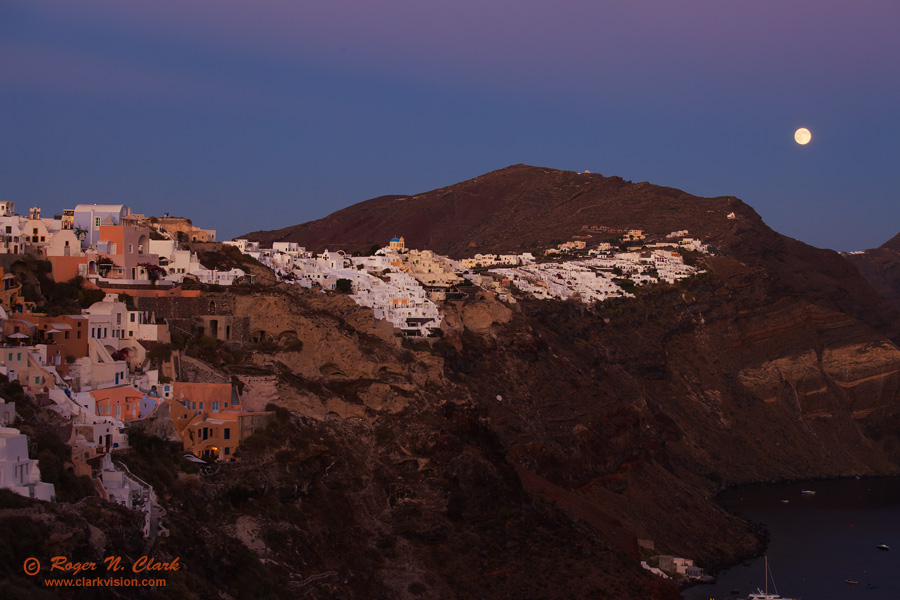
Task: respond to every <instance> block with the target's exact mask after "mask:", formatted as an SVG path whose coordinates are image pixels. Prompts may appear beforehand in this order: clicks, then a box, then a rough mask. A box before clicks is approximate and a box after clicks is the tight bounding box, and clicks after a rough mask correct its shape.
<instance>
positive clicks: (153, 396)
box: [0, 202, 733, 537]
mask: <svg viewBox="0 0 900 600" xmlns="http://www.w3.org/2000/svg"><path fill="white" fill-rule="evenodd" d="M728 216H729V218H733V215H728ZM594 236H596V238H595V237H594ZM572 237H573V239H572V240H571V241H568V242H563V243H559V244H556V245H555V246H553V247H550V248H546V249H544V250H543V251H542V252H540V253H538V255H537V256H535V254H533V253H531V252H525V253H521V254H476V255H475V256H473V257H471V258H464V259H462V260H454V259H451V258H449V257H447V256H441V255H439V254H436V253H435V252H432V251H431V250H426V249H422V250H418V249H409V248H407V247H406V245H405V242H404V238H403V237H395V238H394V239H391V240H390V241H389V242H388V243H387V244H386V245H385V246H384V247H383V248H380V249H377V250H375V249H373V250H374V251H373V252H371V253H370V255H366V256H364V255H360V253H353V255H349V254H347V253H345V252H335V251H329V250H325V251H324V252H321V253H318V254H317V253H314V252H309V251H307V250H306V249H305V248H303V247H301V246H299V245H298V244H296V243H293V242H275V243H274V244H273V245H272V247H271V248H260V245H259V243H257V242H253V241H250V240H246V239H237V240H233V241H225V242H218V241H217V240H216V232H215V231H212V230H206V229H201V228H198V227H195V226H194V225H193V223H192V222H191V221H190V220H189V219H185V218H180V217H170V216H169V215H168V214H166V215H164V216H162V217H145V216H144V215H140V214H134V213H132V212H131V210H130V209H129V207H127V206H125V205H97V204H80V205H78V206H76V207H75V208H74V209H71V210H66V211H64V212H63V214H62V215H60V216H56V217H54V218H43V217H42V216H41V210H40V208H31V209H29V211H28V216H27V217H26V216H19V215H16V213H15V207H14V205H13V203H12V202H0V278H2V280H3V285H2V287H0V332H2V342H0V385H4V386H6V387H5V389H6V390H7V391H10V390H14V391H16V392H18V393H21V394H25V395H27V396H28V397H30V398H32V399H34V400H35V401H36V402H37V403H38V404H39V405H40V406H41V407H42V408H43V409H44V410H47V411H53V412H55V413H57V414H58V415H59V416H60V418H61V419H63V422H65V423H66V435H67V437H68V440H67V445H68V446H69V447H70V448H71V466H72V468H73V469H74V474H75V475H76V476H83V477H88V478H90V481H91V482H92V485H93V487H94V489H95V491H96V493H97V494H98V495H100V496H101V497H103V498H106V499H108V500H110V501H113V502H117V503H120V504H122V505H124V506H126V507H128V508H130V509H134V510H140V511H143V512H144V514H145V525H144V535H145V536H148V537H156V536H158V535H165V533H166V529H165V525H164V519H163V515H162V511H161V508H160V506H159V503H158V502H157V499H156V497H155V494H154V491H153V489H152V487H151V486H149V485H148V484H146V483H144V482H143V481H141V480H140V479H138V478H137V477H135V476H133V475H132V474H130V473H129V472H128V470H127V468H126V467H124V465H122V464H121V463H119V462H118V461H116V460H115V453H116V452H117V451H119V450H123V449H125V448H127V447H128V435H127V434H126V427H127V426H128V425H129V424H131V423H132V422H135V421H140V420H143V419H147V418H151V417H153V416H154V415H155V414H157V413H158V411H162V410H165V411H167V413H168V416H169V418H170V420H171V423H172V427H173V429H174V433H175V435H176V436H177V438H178V439H179V441H180V442H181V444H183V447H184V450H185V452H186V456H188V457H189V459H190V460H194V461H196V462H197V463H198V464H203V465H209V464H213V463H216V462H234V461H236V460H239V458H238V457H237V456H236V451H237V449H238V447H239V446H240V444H241V442H242V441H243V440H245V439H246V438H247V437H248V436H250V435H251V434H252V433H253V432H254V431H255V430H256V429H258V428H260V427H263V426H265V425H266V424H267V423H268V421H269V419H270V418H271V417H272V412H271V411H260V410H256V411H252V410H245V409H244V406H245V404H252V403H249V402H246V401H245V400H246V399H243V398H242V397H241V394H240V393H239V386H238V385H235V383H234V382H232V383H196V382H188V381H180V380H179V379H180V378H179V377H178V372H177V369H176V367H175V365H174V363H173V361H171V360H170V358H171V348H170V344H171V341H172V336H173V335H187V336H196V335H200V336H209V337H211V338H213V339H216V340H220V341H222V342H225V343H228V342H238V343H239V342H241V341H242V340H245V339H247V338H248V337H249V336H251V335H252V332H248V331H243V330H242V329H241V323H240V321H239V320H238V319H235V318H233V316H229V315H226V314H224V313H220V312H218V311H217V310H216V307H215V302H212V301H209V300H206V299H205V298H204V291H208V290H222V289H225V288H224V287H220V286H232V285H235V284H244V285H248V284H249V285H252V284H253V275H251V274H250V273H248V272H245V271H244V270H242V269H239V268H228V269H217V268H216V267H217V265H214V264H210V265H207V266H204V265H203V264H202V262H201V260H200V258H199V257H198V256H199V255H198V251H200V252H201V254H200V255H202V251H203V250H204V249H205V250H215V251H218V252H223V251H224V252H226V253H228V252H231V253H236V252H237V251H239V252H240V253H243V254H244V255H247V256H249V257H251V258H252V259H255V260H256V261H258V262H259V263H261V264H262V265H264V266H266V267H268V268H270V269H271V270H272V271H273V272H274V273H275V275H276V276H277V279H278V280H279V281H281V282H285V283H289V284H295V285H298V286H301V287H304V288H309V289H311V290H319V291H320V292H321V293H325V294H329V293H331V294H345V295H348V296H349V297H350V298H352V300H353V301H354V302H356V303H357V304H358V305H361V306H364V307H368V308H370V309H371V310H372V316H373V319H375V320H384V321H386V322H388V323H390V324H391V326H393V328H394V330H395V332H396V334H397V335H400V336H405V337H415V338H423V339H425V340H428V339H429V338H434V337H437V336H438V335H439V334H440V328H441V323H442V314H441V306H442V304H443V303H445V302H458V301H464V300H465V299H466V298H468V297H472V296H474V295H476V294H489V295H492V296H493V297H495V298H496V299H497V300H499V301H502V302H506V303H510V304H512V303H515V302H516V298H517V297H518V298H519V299H522V298H536V299H541V300H570V301H576V302H583V303H585V304H593V303H595V302H602V301H605V300H607V299H610V298H629V297H633V296H634V293H635V291H637V289H638V288H639V287H640V286H645V285H649V284H656V283H668V284H672V283H675V282H677V281H678V280H680V279H684V278H688V277H691V276H693V275H696V274H697V273H698V269H697V267H695V266H691V265H690V264H688V262H686V261H685V257H686V256H692V255H695V254H696V253H708V252H709V248H708V247H707V246H706V245H705V244H704V243H703V242H702V241H700V240H697V239H694V238H692V237H690V236H689V233H688V231H686V230H682V231H674V232H671V233H669V234H666V235H664V236H660V238H661V239H658V240H655V241H654V240H650V239H647V236H645V234H644V232H643V231H641V230H637V229H618V230H617V229H612V228H610V227H607V226H603V225H595V224H585V225H584V226H583V227H582V230H581V231H579V232H574V233H573V236H572ZM600 239H603V240H606V241H599V242H597V243H592V242H593V241H595V240H600ZM228 246H231V247H233V248H234V249H229V248H228ZM689 262H690V261H689ZM23 263H24V264H25V265H26V268H27V269H28V270H30V271H41V272H43V273H44V275H45V276H46V277H49V278H52V280H53V281H54V282H57V283H60V282H69V283H70V284H71V286H70V288H68V289H69V290H70V291H71V292H73V293H74V292H78V293H79V294H80V298H82V299H89V300H93V302H87V303H85V302H83V303H82V308H81V309H80V310H79V311H69V312H64V311H61V310H60V309H59V307H58V306H57V307H54V308H53V309H52V310H46V311H44V312H38V309H39V308H42V307H39V306H36V305H35V303H34V302H30V301H28V300H27V299H26V297H25V296H26V294H25V291H24V289H23V282H22V281H21V280H20V278H19V277H17V276H16V274H15V272H19V273H20V274H21V273H22V268H23V266H22V265H23ZM17 265H18V269H19V270H18V271H17ZM208 267H209V268H208ZM85 304H87V305H86V306H85ZM257 404H258V403H257ZM15 424H16V407H15V404H14V403H12V402H6V403H2V400H0V488H7V489H10V490H12V491H14V492H15V493H18V494H20V495H23V496H27V497H31V498H37V499H41V500H48V501H52V500H54V499H55V490H54V486H53V484H52V483H47V482H44V481H41V473H40V469H39V468H38V460H36V459H33V458H29V452H28V440H27V438H26V436H25V435H24V434H22V433H21V432H20V431H19V430H18V429H15V428H13V426H14V425H15ZM188 453H189V454H188Z"/></svg>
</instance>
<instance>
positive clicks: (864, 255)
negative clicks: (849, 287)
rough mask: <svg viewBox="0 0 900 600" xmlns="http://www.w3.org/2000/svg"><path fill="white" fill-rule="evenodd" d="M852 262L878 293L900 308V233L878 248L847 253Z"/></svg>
mask: <svg viewBox="0 0 900 600" xmlns="http://www.w3.org/2000/svg"><path fill="white" fill-rule="evenodd" d="M843 256H844V258H846V259H847V260H848V261H849V262H850V263H851V264H853V265H854V266H855V267H856V268H857V269H859V272H860V274H861V275H862V276H863V277H864V278H865V279H866V281H868V282H869V283H870V284H871V285H872V287H873V288H875V290H877V291H878V293H879V294H880V295H881V296H883V297H884V298H886V299H887V300H888V301H889V302H890V303H891V304H892V305H893V306H894V308H896V309H898V310H900V235H896V236H894V237H893V238H891V239H890V240H888V241H887V242H885V243H884V244H882V245H881V246H879V247H878V248H873V249H871V250H866V251H865V252H853V253H845V254H844V255H843Z"/></svg>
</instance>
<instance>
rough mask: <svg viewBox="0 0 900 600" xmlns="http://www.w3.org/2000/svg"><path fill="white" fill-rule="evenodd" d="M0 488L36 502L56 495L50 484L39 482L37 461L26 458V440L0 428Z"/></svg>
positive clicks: (11, 429) (11, 431)
mask: <svg viewBox="0 0 900 600" xmlns="http://www.w3.org/2000/svg"><path fill="white" fill-rule="evenodd" d="M0 488H5V489H8V490H12V491H13V492H15V493H17V494H19V495H20V496H25V497H26V498H37V499H38V500H47V501H50V500H53V497H54V496H55V495H56V489H55V488H54V487H53V484H52V483H45V482H43V481H41V471H40V469H38V461H37V460H35V459H30V458H28V438H27V437H26V436H25V435H23V434H22V433H21V432H20V431H19V430H18V429H13V428H11V427H0Z"/></svg>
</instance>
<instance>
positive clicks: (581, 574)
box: [0, 166, 900, 600]
mask: <svg viewBox="0 0 900 600" xmlns="http://www.w3.org/2000/svg"><path fill="white" fill-rule="evenodd" d="M582 188H583V189H582ZM578 190H581V191H582V192H583V193H580V194H579V193H577V192H578ZM731 212H734V218H729V216H728V215H729V214H730V213H731ZM453 213H456V215H455V216H453ZM391 215H393V217H392V216H391ZM413 224H416V225H417V227H413ZM583 225H588V226H591V225H605V226H607V227H614V228H617V229H618V228H629V227H634V228H640V229H644V230H645V231H647V232H649V233H650V234H651V235H653V234H660V233H662V234H664V233H668V232H670V231H673V230H680V229H689V230H690V232H691V235H694V236H696V237H699V238H702V239H703V240H704V241H706V242H709V243H711V244H713V245H714V246H716V248H717V253H716V255H714V256H706V255H703V256H693V257H692V260H696V261H698V263H699V266H700V267H701V268H702V269H703V270H704V273H702V274H700V275H697V276H694V277H691V278H689V279H685V280H682V281H680V282H679V283H677V284H673V285H668V284H655V285H649V286H645V287H641V288H638V289H636V290H635V297H634V298H615V299H609V300H607V301H605V302H603V303H599V304H595V305H593V306H588V305H584V304H581V303H579V302H573V301H567V302H561V301H550V300H535V299H533V298H530V297H527V296H525V295H522V294H518V293H517V294H516V298H515V299H516V302H514V303H510V302H501V301H500V300H498V299H497V297H495V296H494V295H493V294H491V293H489V292H485V291H482V292H479V293H477V294H475V295H474V296H471V297H466V298H465V299H464V300H453V301H447V302H443V303H441V305H440V310H441V312H442V314H443V316H444V319H443V321H442V325H441V331H440V335H439V336H438V337H437V338H428V339H417V340H413V339H404V338H401V337H400V336H398V335H397V334H396V332H395V331H394V330H393V329H392V328H391V327H390V326H389V325H386V322H385V321H376V320H375V319H374V317H373V313H372V311H371V309H367V308H363V307H360V306H358V305H356V304H355V303H354V302H353V301H352V300H351V299H350V298H349V297H348V296H347V295H345V294H339V293H324V292H323V291H322V290H321V289H318V288H313V289H304V288H301V287H300V286H297V285H290V284H286V283H275V282H274V276H272V274H270V276H269V277H268V278H266V277H259V278H258V283H255V284H243V285H240V286H236V287H233V288H230V289H227V290H226V291H217V292H204V296H203V297H202V298H200V299H196V302H195V299H192V298H189V299H186V300H184V302H181V303H180V302H179V301H178V300H177V299H171V298H156V299H154V298H137V299H136V300H135V302H136V303H137V307H138V309H140V310H148V311H151V312H153V313H154V314H155V315H156V316H157V317H158V318H163V319H167V320H170V321H173V322H174V321H175V320H178V321H179V322H182V323H183V324H184V326H183V327H182V331H184V332H185V336H183V337H184V338H185V339H183V340H182V341H183V348H184V349H183V352H184V355H185V358H184V359H183V360H182V361H180V363H181V367H180V369H181V370H180V375H179V379H180V380H189V381H190V380H194V381H198V380H214V381H222V382H224V381H229V380H231V381H235V382H238V383H239V384H240V386H241V387H242V388H243V392H242V394H243V396H242V402H243V404H244V406H245V408H246V409H248V410H262V409H267V407H268V409H271V410H273V411H274V412H275V418H274V419H273V422H272V423H271V424H270V425H269V426H268V427H267V428H266V429H265V430H260V431H257V432H256V433H254V434H253V435H252V436H250V437H249V438H247V439H246V440H243V441H242V443H241V447H240V449H239V450H238V457H239V458H240V462H238V463H234V464H230V463H227V464H221V465H216V466H213V467H207V468H203V469H198V467H197V466H196V465H195V464H191V463H188V462H187V461H185V460H184V459H183V457H182V456H181V453H179V452H178V451H177V449H176V448H175V447H173V445H171V444H168V443H165V442H162V440H160V439H159V438H156V437H153V436H151V435H148V434H150V433H159V432H164V431H166V430H167V427H170V422H167V419H168V414H167V411H163V412H162V413H157V414H156V415H155V416H154V417H152V418H151V419H149V420H148V422H145V423H143V424H142V427H143V429H144V431H145V432H146V433H144V434H140V433H136V434H134V436H133V439H132V446H133V447H132V448H131V449H130V450H128V451H127V452H117V458H119V459H121V460H122V461H123V462H125V463H126V464H128V466H129V468H130V469H131V470H132V472H134V473H135V474H136V475H138V476H139V477H141V478H143V479H145V480H146V481H148V482H150V483H151V484H152V485H153V486H154V489H155V490H156V492H157V494H158V496H159V498H160V502H161V503H162V505H163V508H164V510H165V520H166V524H167V527H169V528H170V530H171V535H170V536H169V537H167V538H161V539H158V540H157V541H156V542H155V545H154V546H153V547H152V552H151V554H152V556H153V557H154V558H156V559H157V560H161V561H164V560H173V559H174V558H175V557H180V560H181V562H182V563H183V565H184V569H183V570H182V571H181V572H179V573H177V574H174V575H171V576H169V577H168V581H169V582H170V585H169V587H168V588H167V589H165V590H163V589H160V590H152V591H151V590H146V591H144V590H142V591H140V592H139V594H140V596H141V597H147V598H151V597H152V598H156V597H190V596H191V594H193V596H194V597H234V598H259V597H264V598H298V597H308V598H333V597H341V598H348V599H353V598H359V599H363V598H372V597H378V598H390V599H403V600H413V599H415V598H460V597H462V598H481V597H483V598H504V597H514V598H519V597H521V598H526V597H531V598H560V599H562V598H572V597H589V598H612V599H623V600H625V599H628V600H630V599H632V598H653V599H659V600H663V599H666V600H668V599H671V600H675V599H676V598H678V597H679V594H678V590H677V588H676V586H675V585H674V584H672V583H670V582H668V581H665V580H662V579H659V578H657V577H656V576H654V575H651V574H650V573H649V572H647V571H645V570H644V569H642V568H641V567H640V562H639V561H640V559H641V558H646V557H648V556H649V555H650V554H657V553H663V554H673V555H678V556H684V557H689V558H693V559H695V560H697V561H698V564H700V565H701V566H703V567H705V568H715V567H717V566H723V565H726V564H729V563H733V562H734V561H735V560H738V559H740V558H741V557H742V556H746V555H748V554H751V553H754V552H758V551H759V550H760V547H761V537H760V536H759V533H760V532H759V531H758V529H756V528H754V527H753V526H751V525H750V524H748V523H745V522H743V521H741V520H740V519H738V518H736V517H734V516H732V515H729V514H728V513H727V512H725V511H724V510H723V509H722V508H721V507H720V506H719V505H718V504H717V503H716V502H715V500H714V496H715V494H716V492H717V491H719V490H720V489H722V487H723V486H727V485H737V484H742V483H747V482H759V481H771V480H775V479H781V478H790V479H810V478H829V477H842V476H878V475H887V474H898V472H900V348H898V346H897V345H896V344H895V343H894V342H893V341H891V339H890V337H889V336H892V335H895V334H896V331H895V330H894V329H893V327H895V326H896V324H897V322H898V319H897V313H896V312H895V310H894V309H893V308H892V307H891V306H889V305H888V304H887V302H886V301H885V300H883V299H881V298H880V297H879V296H878V295H877V294H876V293H875V292H874V290H873V289H872V287H871V286H869V284H867V283H866V282H865V280H863V279H862V277H861V276H860V275H859V272H858V271H857V269H856V268H855V267H853V266H852V265H851V264H850V263H848V262H847V261H846V260H845V259H844V258H842V257H841V256H840V255H838V254H836V253H834V252H830V251H824V250H819V249H816V248H812V247H810V246H807V245H804V244H801V243H799V242H797V241H795V240H791V239H789V238H786V237H784V236H781V235H779V234H777V233H775V232H774V231H772V230H771V229H770V228H768V227H767V226H766V225H765V224H764V223H763V222H762V220H761V219H760V218H759V216H758V215H757V214H756V213H755V212H754V211H753V210H752V209H751V208H750V207H748V206H746V205H745V204H743V203H741V202H740V201H739V200H736V199H734V198H714V199H704V198H696V197H693V196H690V195H688V194H685V193H683V192H679V191H677V190H672V189H669V188H660V187H657V186H652V185H649V184H636V185H634V184H630V183H628V182H624V181H622V180H620V179H616V178H605V177H602V176H599V175H579V174H575V173H565V172H561V171H553V170H549V169H538V168H534V167H525V166H516V167H510V168H509V169H504V170H502V171H498V172H495V173H490V174H487V175H484V176H482V177H479V178H476V179H474V180H471V181H467V182H463V183H461V184H458V185H457V186H451V187H449V188H444V189H443V190H436V191H434V192H429V193H427V194H422V195H419V196H416V197H389V198H381V199H375V200H372V201H369V202H365V203H362V204H360V205H357V206H354V207H350V208H348V209H345V210H343V211H340V212H338V213H335V214H334V215H331V216H330V217H327V218H326V219H323V220H321V221H317V222H314V223H310V224H306V225H302V226H298V227H297V228H292V229H294V231H293V232H288V231H287V230H282V232H279V235H280V236H282V237H281V238H280V239H291V240H295V241H299V242H300V243H302V244H304V245H306V246H307V247H310V248H313V247H315V248H318V247H324V245H326V244H331V245H330V246H329V247H331V248H334V247H335V246H333V244H335V243H343V244H347V246H346V248H347V249H350V248H351V247H353V248H355V247H356V246H355V245H357V244H358V245H359V246H360V247H365V246H366V245H371V244H373V243H383V241H384V239H386V238H387V237H389V236H392V235H395V234H399V235H404V236H405V237H406V238H407V241H408V244H409V245H410V246H419V247H426V248H433V249H435V250H439V251H443V252H448V253H450V254H452V255H454V256H462V255H464V254H474V253H475V252H479V251H491V250H494V251H499V250H502V251H508V250H513V249H519V248H526V249H527V248H530V247H532V246H535V245H536V246H541V245H547V244H549V243H550V242H551V241H552V240H553V239H560V240H567V239H571V236H572V235H574V234H579V235H580V234H581V233H580V232H582V231H583V230H582V226H583ZM367 227H368V229H367ZM288 236H294V237H288ZM303 236H307V237H303ZM416 236H422V237H416ZM551 236H552V237H551ZM256 237H257V238H258V239H266V238H264V236H263V235H262V234H260V235H258V236H256ZM276 238H278V236H274V237H270V238H268V241H272V239H276ZM591 239H592V240H593V239H597V238H591ZM336 240H343V241H342V242H338V241H336ZM351 244H352V245H353V246H351ZM228 258H229V256H228V255H227V254H223V256H222V257H221V259H222V260H225V259H228ZM258 268H259V269H262V268H263V267H261V266H259V267H258ZM207 310H209V311H213V312H214V314H215V315H216V318H217V319H222V320H228V319H231V320H232V322H234V323H237V322H238V321H240V322H241V327H242V328H243V329H244V330H246V332H247V333H248V335H247V338H246V339H245V340H244V341H243V342H228V343H225V342H221V341H219V342H217V341H216V340H213V339H211V338H207V337H205V336H203V335H202V332H200V331H199V330H195V331H194V333H195V334H196V335H194V336H193V338H190V339H188V336H187V330H188V329H190V328H191V327H192V325H191V322H192V319H195V318H197V317H202V316H204V315H205V314H206V313H204V312H203V311H207ZM210 314H212V313H210ZM207 316H208V315H207ZM223 322H224V321H223ZM251 332H252V333H253V334H255V335H250V334H251ZM4 393H6V391H5V388H3V389H0V395H2V394H4ZM18 401H19V399H17V402H18ZM269 403H272V404H274V406H272V405H270V404H269ZM22 406H23V407H24V408H27V410H23V411H22V413H21V414H22V415H34V414H39V413H38V407H37V405H34V406H30V405H29V404H27V403H25V402H22ZM26 425H28V424H27V423H26ZM28 427H31V430H29V433H30V432H31V431H33V430H36V425H34V424H32V425H28ZM176 446H177V444H176ZM41 468H42V469H43V468H44V467H43V466H42V467H41ZM73 499H74V497H73ZM98 506H99V507H101V508H102V507H103V506H105V505H103V504H101V503H100V502H99V501H98V500H97V499H94V498H85V499H81V500H78V501H77V502H76V501H74V500H73V502H71V503H62V504H60V505H59V506H55V505H54V506H52V507H51V508H44V506H43V505H41V504H40V503H38V502H36V501H31V500H26V499H18V498H12V499H11V498H9V497H5V496H4V495H2V494H0V525H2V526H3V527H5V528H6V529H8V530H10V531H13V532H15V533H16V534H17V535H15V536H11V537H9V539H6V540H5V541H4V544H5V546H4V552H5V554H6V555H8V556H14V557H17V558H18V557H20V556H36V557H38V558H39V559H40V560H41V561H42V562H43V561H46V560H49V558H50V557H51V556H53V555H54V553H59V554H71V555H72V556H76V557H77V558H78V559H79V560H102V558H103V556H104V552H106V553H116V554H118V553H121V554H123V555H125V556H129V557H130V558H131V559H132V560H133V558H134V557H135V556H137V555H138V553H139V552H141V551H143V549H142V548H140V546H141V542H142V541H143V540H140V539H135V536H134V535H132V536H130V537H129V536H128V535H127V532H128V531H129V523H128V522H127V520H128V513H126V512H124V511H120V510H116V511H112V512H111V513H110V515H109V516H108V517H107V518H104V519H97V518H95V517H96V515H97V513H98V510H100V509H98ZM87 521H90V522H91V523H94V524H95V530H94V529H91V530H88V528H87V527H86V526H85V524H86V522H87ZM35 539H54V540H59V542H58V543H57V544H56V545H55V546H53V547H52V548H51V547H50V546H48V545H41V546H38V545H36V544H34V542H33V540H35ZM639 540H649V541H652V543H653V550H652V551H648V550H642V549H641V547H640V545H639V542H638V541H639ZM102 542H105V545H104V544H103V543H102ZM12 562H13V561H7V563H9V564H7V565H6V567H5V571H3V572H2V575H3V577H5V578H6V581H0V595H4V597H6V596H7V595H9V597H38V594H39V593H40V592H42V591H44V590H42V589H40V587H39V584H40V581H39V580H37V579H28V578H26V577H24V576H22V575H21V572H20V563H19V564H12ZM10 565H12V566H10ZM83 597H117V595H116V593H115V591H113V590H105V591H101V592H100V593H99V595H98V594H96V593H94V594H92V595H90V596H88V595H86V594H85V595H84V596H83Z"/></svg>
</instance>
